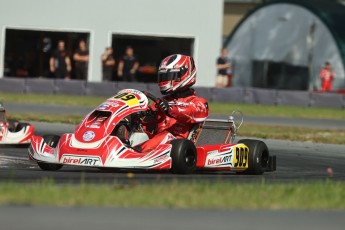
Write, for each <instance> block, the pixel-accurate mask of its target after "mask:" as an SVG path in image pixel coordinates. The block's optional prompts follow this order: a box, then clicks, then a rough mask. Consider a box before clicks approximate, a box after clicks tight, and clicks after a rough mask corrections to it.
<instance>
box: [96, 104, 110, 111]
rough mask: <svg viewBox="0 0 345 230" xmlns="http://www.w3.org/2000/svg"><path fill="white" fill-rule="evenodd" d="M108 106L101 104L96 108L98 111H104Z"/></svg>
mask: <svg viewBox="0 0 345 230" xmlns="http://www.w3.org/2000/svg"><path fill="white" fill-rule="evenodd" d="M109 106H110V105H108V104H101V105H100V106H98V110H105V109H108V108H109Z"/></svg>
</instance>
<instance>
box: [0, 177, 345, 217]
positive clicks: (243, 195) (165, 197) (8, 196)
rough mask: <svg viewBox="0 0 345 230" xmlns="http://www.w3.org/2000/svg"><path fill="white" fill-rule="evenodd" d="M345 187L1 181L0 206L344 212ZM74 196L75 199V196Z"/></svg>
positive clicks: (321, 184)
mask: <svg viewBox="0 0 345 230" xmlns="http://www.w3.org/2000/svg"><path fill="white" fill-rule="evenodd" d="M344 191H345V183H341V182H332V181H326V182H314V183H310V184H309V183H307V184H303V183H298V184H296V183H290V184H289V183H288V184H286V183H284V184H283V183H281V184H267V183H256V184H255V183H254V184H233V183H217V182H216V183H206V182H192V183H182V182H170V183H166V184H164V183H163V184H152V185H149V184H139V185H135V184H132V185H130V186H120V185H106V184H101V185H97V186H95V185H89V184H83V183H82V184H79V185H57V184H55V183H54V182H53V181H51V180H43V181H41V182H37V183H31V184H18V183H0V194H1V196H0V204H2V205H6V204H18V205H23V204H25V205H56V206H100V207H144V208H221V209H254V210H255V209H270V210H277V209H302V210H345V193H344ZM76 194H77V195H76Z"/></svg>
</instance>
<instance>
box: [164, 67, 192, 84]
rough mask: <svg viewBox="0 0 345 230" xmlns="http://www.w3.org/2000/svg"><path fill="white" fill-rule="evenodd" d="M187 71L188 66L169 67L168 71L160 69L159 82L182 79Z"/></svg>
mask: <svg viewBox="0 0 345 230" xmlns="http://www.w3.org/2000/svg"><path fill="white" fill-rule="evenodd" d="M186 72H187V69H186V68H180V69H179V70H178V69H177V70H176V69H168V70H166V71H159V72H158V82H164V81H171V80H175V81H180V80H181V77H182V76H183V75H184V74H185V73H186Z"/></svg>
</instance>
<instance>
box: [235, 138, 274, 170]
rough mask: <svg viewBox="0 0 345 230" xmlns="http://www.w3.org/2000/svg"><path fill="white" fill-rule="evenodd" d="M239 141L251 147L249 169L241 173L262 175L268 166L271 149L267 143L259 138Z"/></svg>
mask: <svg viewBox="0 0 345 230" xmlns="http://www.w3.org/2000/svg"><path fill="white" fill-rule="evenodd" d="M238 143H242V144H245V145H246V146H247V147H248V148H249V156H248V169H247V170H245V171H244V172H240V173H239V174H250V175H261V174H263V173H264V172H265V171H266V170H267V167H268V161H269V151H268V148H267V145H266V144H265V143H264V142H262V141H259V140H251V139H243V140H240V141H239V142H238Z"/></svg>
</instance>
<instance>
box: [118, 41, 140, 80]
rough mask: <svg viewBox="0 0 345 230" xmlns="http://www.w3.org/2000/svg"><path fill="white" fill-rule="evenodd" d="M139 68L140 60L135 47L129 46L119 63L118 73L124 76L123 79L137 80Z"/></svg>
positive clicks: (120, 76)
mask: <svg viewBox="0 0 345 230" xmlns="http://www.w3.org/2000/svg"><path fill="white" fill-rule="evenodd" d="M138 68H139V62H138V60H137V58H136V57H135V56H134V51H133V48H132V47H130V46H128V47H127V48H126V53H125V55H124V56H123V58H122V60H121V61H120V63H119V66H118V70H117V75H118V77H119V78H122V79H123V81H129V82H133V81H136V76H135V75H136V72H137V70H138Z"/></svg>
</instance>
